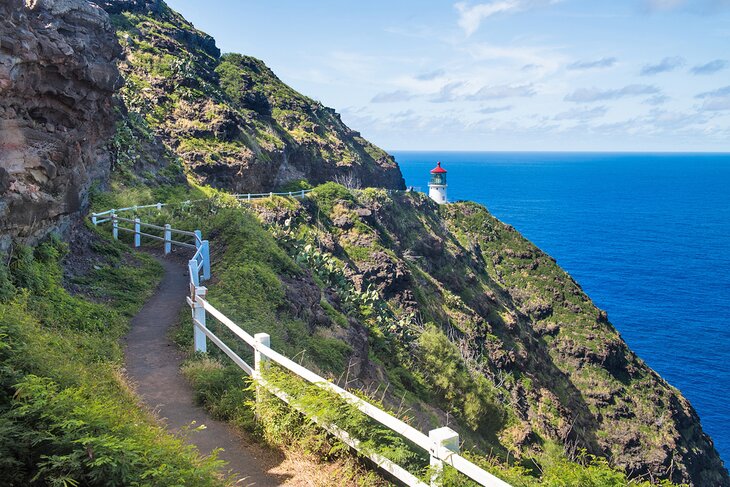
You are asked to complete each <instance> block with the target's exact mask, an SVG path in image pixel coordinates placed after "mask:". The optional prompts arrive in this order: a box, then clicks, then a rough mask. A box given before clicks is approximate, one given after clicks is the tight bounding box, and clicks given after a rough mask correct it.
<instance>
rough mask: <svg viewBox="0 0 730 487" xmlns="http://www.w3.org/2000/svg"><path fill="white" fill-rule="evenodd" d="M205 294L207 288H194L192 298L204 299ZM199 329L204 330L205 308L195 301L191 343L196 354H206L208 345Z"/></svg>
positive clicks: (203, 333)
mask: <svg viewBox="0 0 730 487" xmlns="http://www.w3.org/2000/svg"><path fill="white" fill-rule="evenodd" d="M207 292H208V289H207V288H205V287H203V286H195V294H194V296H193V298H197V297H198V296H200V297H202V298H205V295H206V294H207ZM200 327H203V328H205V308H204V307H203V306H202V305H201V304H200V303H198V302H197V300H195V301H193V342H194V344H195V351H196V352H202V353H206V352H207V351H208V344H207V342H206V336H205V332H203V330H201V329H200Z"/></svg>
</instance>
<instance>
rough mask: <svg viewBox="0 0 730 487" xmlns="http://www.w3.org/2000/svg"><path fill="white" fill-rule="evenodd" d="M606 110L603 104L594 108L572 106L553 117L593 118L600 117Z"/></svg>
mask: <svg viewBox="0 0 730 487" xmlns="http://www.w3.org/2000/svg"><path fill="white" fill-rule="evenodd" d="M607 112H608V108H606V107H605V106H600V107H595V108H590V109H588V108H572V109H570V110H566V111H564V112H561V113H558V114H557V115H555V116H554V117H553V119H554V120H580V121H585V120H591V119H594V118H600V117H602V116H604V115H605V114H606V113H607Z"/></svg>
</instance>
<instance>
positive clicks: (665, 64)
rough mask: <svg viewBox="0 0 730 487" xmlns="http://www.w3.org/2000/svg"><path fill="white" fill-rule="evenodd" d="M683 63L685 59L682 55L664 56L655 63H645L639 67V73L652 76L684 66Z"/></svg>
mask: <svg viewBox="0 0 730 487" xmlns="http://www.w3.org/2000/svg"><path fill="white" fill-rule="evenodd" d="M684 64H685V61H684V58H682V57H679V56H674V57H665V58H664V59H662V60H661V61H659V62H658V63H657V64H645V65H644V67H643V68H641V75H642V76H652V75H655V74H659V73H666V72H669V71H674V70H675V69H677V68H679V67H682V66H684Z"/></svg>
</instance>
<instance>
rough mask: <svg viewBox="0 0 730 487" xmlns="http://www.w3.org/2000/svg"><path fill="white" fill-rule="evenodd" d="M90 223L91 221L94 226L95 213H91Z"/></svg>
mask: <svg viewBox="0 0 730 487" xmlns="http://www.w3.org/2000/svg"><path fill="white" fill-rule="evenodd" d="M91 223H93V224H94V226H96V213H92V214H91Z"/></svg>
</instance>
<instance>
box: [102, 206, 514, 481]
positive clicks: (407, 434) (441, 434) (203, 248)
mask: <svg viewBox="0 0 730 487" xmlns="http://www.w3.org/2000/svg"><path fill="white" fill-rule="evenodd" d="M299 194H301V193H299ZM287 195H288V194H287ZM246 196H248V195H246ZM251 196H252V197H253V196H254V195H251ZM267 196H268V195H267ZM151 206H157V205H151ZM137 208H139V207H137ZM119 211H121V210H109V211H107V212H102V213H95V214H93V216H96V217H99V216H105V215H110V216H109V218H108V219H104V220H103V221H111V222H112V234H113V236H114V237H115V238H117V235H118V231H120V230H121V231H125V232H132V233H134V236H135V246H136V247H138V246H139V244H140V241H139V239H140V237H142V236H145V237H150V238H153V239H156V240H161V241H164V243H165V253H169V250H170V248H171V246H172V245H173V244H175V245H180V246H182V247H188V248H195V249H196V251H195V254H194V256H193V258H191V259H190V260H189V261H188V270H189V273H190V296H188V298H187V302H188V304H189V305H190V308H191V311H192V318H193V326H194V336H193V342H194V347H195V351H196V352H203V353H205V352H207V340H210V341H211V342H213V343H214V344H215V345H216V346H217V347H218V348H219V349H220V350H221V351H222V352H223V353H225V354H226V355H227V356H228V357H229V358H230V359H231V360H232V361H233V362H234V363H235V364H236V365H237V366H238V367H239V368H241V370H243V371H244V372H245V373H246V374H248V375H250V376H251V377H253V378H254V379H255V380H256V381H257V383H258V384H259V385H260V386H261V387H262V388H264V389H266V390H267V391H268V393H271V394H273V395H275V396H276V397H278V398H279V399H281V400H282V401H284V402H286V403H287V404H291V403H292V398H291V397H290V396H289V395H288V394H287V393H286V392H285V391H282V390H281V389H279V388H277V387H275V386H274V385H272V384H270V383H269V382H267V381H266V379H265V377H264V375H263V371H264V369H265V367H266V365H267V363H268V362H269V361H270V362H272V363H276V364H278V365H279V366H281V367H283V368H285V369H287V370H288V371H290V372H292V373H293V374H295V375H297V376H299V377H300V378H302V379H304V380H306V381H307V382H310V383H312V384H315V385H316V386H318V387H321V388H323V389H325V390H327V391H329V392H332V393H334V394H336V395H338V396H340V397H341V398H343V399H344V400H345V401H347V402H348V403H349V404H350V405H352V406H353V407H355V408H357V409H358V410H359V411H361V412H362V413H363V414H365V415H367V416H368V417H370V418H372V419H373V420H375V421H376V422H378V423H380V424H381V425H383V426H385V427H387V428H389V429H391V430H392V431H394V432H395V433H397V434H399V435H401V436H402V437H404V438H406V439H407V440H409V441H410V442H411V443H413V444H414V445H416V446H417V447H419V448H421V449H423V450H424V451H425V452H427V453H428V455H429V458H430V465H431V467H432V478H431V481H430V485H431V486H434V485H439V477H440V473H441V472H442V470H443V466H444V465H450V466H452V467H453V468H454V469H456V470H457V471H459V472H461V473H462V474H464V475H466V476H467V477H469V478H470V479H472V480H474V481H475V482H477V483H479V484H481V485H484V486H489V487H509V484H507V483H506V482H504V481H503V480H501V479H499V478H497V477H495V476H494V475H492V474H490V473H489V472H487V471H485V470H483V469H482V468H481V467H479V466H477V465H475V464H474V463H472V462H471V461H469V460H467V459H466V458H464V457H463V456H462V455H460V454H459V434H458V433H457V432H456V431H454V430H452V429H451V428H449V427H442V428H437V429H433V430H431V431H429V432H428V434H425V433H422V432H421V431H419V430H417V429H416V428H414V427H413V426H411V425H409V424H407V423H405V422H404V421H402V420H400V419H398V418H397V417H395V416H393V415H391V414H389V413H387V412H385V411H383V410H382V409H380V408H378V407H376V406H374V405H372V404H370V403H368V402H367V401H365V400H363V399H361V398H360V397H357V396H355V395H354V394H352V393H351V392H349V391H347V390H345V389H343V388H341V387H339V386H337V385H335V384H333V383H332V382H330V381H328V380H327V379H325V378H324V377H321V376H320V375H318V374H316V373H315V372H312V371H311V370H309V369H307V368H306V367H303V366H302V365H300V364H297V363H296V362H294V361H292V360H291V359H289V358H288V357H285V356H284V355H282V354H280V353H278V352H277V351H275V350H273V349H272V348H271V341H270V337H269V335H268V334H266V333H256V334H255V335H253V336H251V335H250V334H249V333H247V332H246V331H244V330H243V329H242V328H241V327H239V326H238V325H237V324H236V323H234V322H233V321H232V320H230V319H229V318H228V317H226V316H225V315H224V314H223V313H222V312H220V311H219V310H218V309H216V308H215V307H214V306H213V305H212V304H210V302H208V301H207V300H206V295H207V292H208V290H207V288H205V287H204V286H201V285H200V283H201V282H202V281H204V280H207V279H209V278H210V255H209V245H208V241H207V240H203V239H202V235H201V233H200V231H199V230H196V231H194V232H188V231H185V230H177V229H173V228H171V227H170V225H164V227H160V226H158V225H152V224H149V223H142V222H140V221H139V218H135V219H133V220H132V219H128V218H122V217H119V216H118V215H117V214H116V213H117V212H119ZM93 221H94V222H95V224H100V223H103V221H100V220H99V219H98V218H97V219H96V220H93ZM119 222H124V223H134V228H133V229H130V228H126V227H122V226H119ZM141 227H145V228H153V229H156V230H162V231H163V232H164V237H162V238H160V237H159V236H156V235H152V234H149V233H143V232H141V231H140V229H141ZM172 234H180V235H185V236H191V237H193V238H194V242H195V244H190V243H187V242H181V241H176V240H172V238H171V236H172ZM208 315H210V316H211V317H212V318H214V319H215V320H216V321H218V322H219V323H220V324H222V325H223V326H225V327H226V328H227V329H228V330H230V331H231V332H232V333H233V334H234V335H235V336H236V337H238V338H239V339H241V340H242V341H243V342H244V343H246V344H247V345H248V346H250V347H251V348H252V349H253V352H254V366H253V367H252V366H251V365H249V364H248V363H246V361H245V360H243V359H242V358H241V357H240V356H239V355H237V354H236V353H235V352H234V351H233V350H232V349H231V348H230V347H229V346H228V345H226V344H225V343H224V342H223V340H221V339H220V338H219V337H218V336H217V335H216V334H215V333H213V331H211V330H210V329H209V328H208V327H207V325H206V318H207V316H208ZM292 406H293V407H295V408H297V406H296V405H292ZM297 409H298V408H297ZM300 412H303V413H304V411H301V410H300ZM308 417H309V418H310V419H311V420H313V421H314V422H315V423H317V424H318V425H320V426H321V427H322V428H324V429H325V430H327V431H328V432H329V433H330V434H332V435H333V436H335V437H336V438H338V439H339V440H340V441H342V442H343V443H345V444H346V445H348V446H350V447H351V448H353V449H355V450H357V451H358V452H359V453H360V454H361V455H363V456H365V457H367V458H369V459H370V460H371V461H373V462H374V463H375V464H376V465H377V466H378V467H379V468H381V469H383V470H385V471H387V472H388V473H390V474H391V475H392V476H394V477H395V478H397V479H399V480H400V481H402V482H404V483H405V484H406V485H413V486H419V487H427V486H428V485H429V484H427V483H425V482H423V481H422V480H420V479H419V478H418V477H417V476H415V475H414V474H412V473H411V472H409V471H408V470H406V469H405V468H403V467H401V466H400V465H398V464H396V463H395V462H393V461H391V460H389V459H388V458H386V457H384V456H382V455H380V454H378V453H374V452H372V451H370V449H366V448H363V446H362V445H361V443H360V441H359V440H357V439H356V438H354V437H352V436H351V435H350V434H349V433H348V432H347V431H345V430H343V429H341V428H339V427H338V426H337V425H335V424H331V423H327V422H325V421H323V420H321V419H320V418H317V417H313V416H311V415H308Z"/></svg>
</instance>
